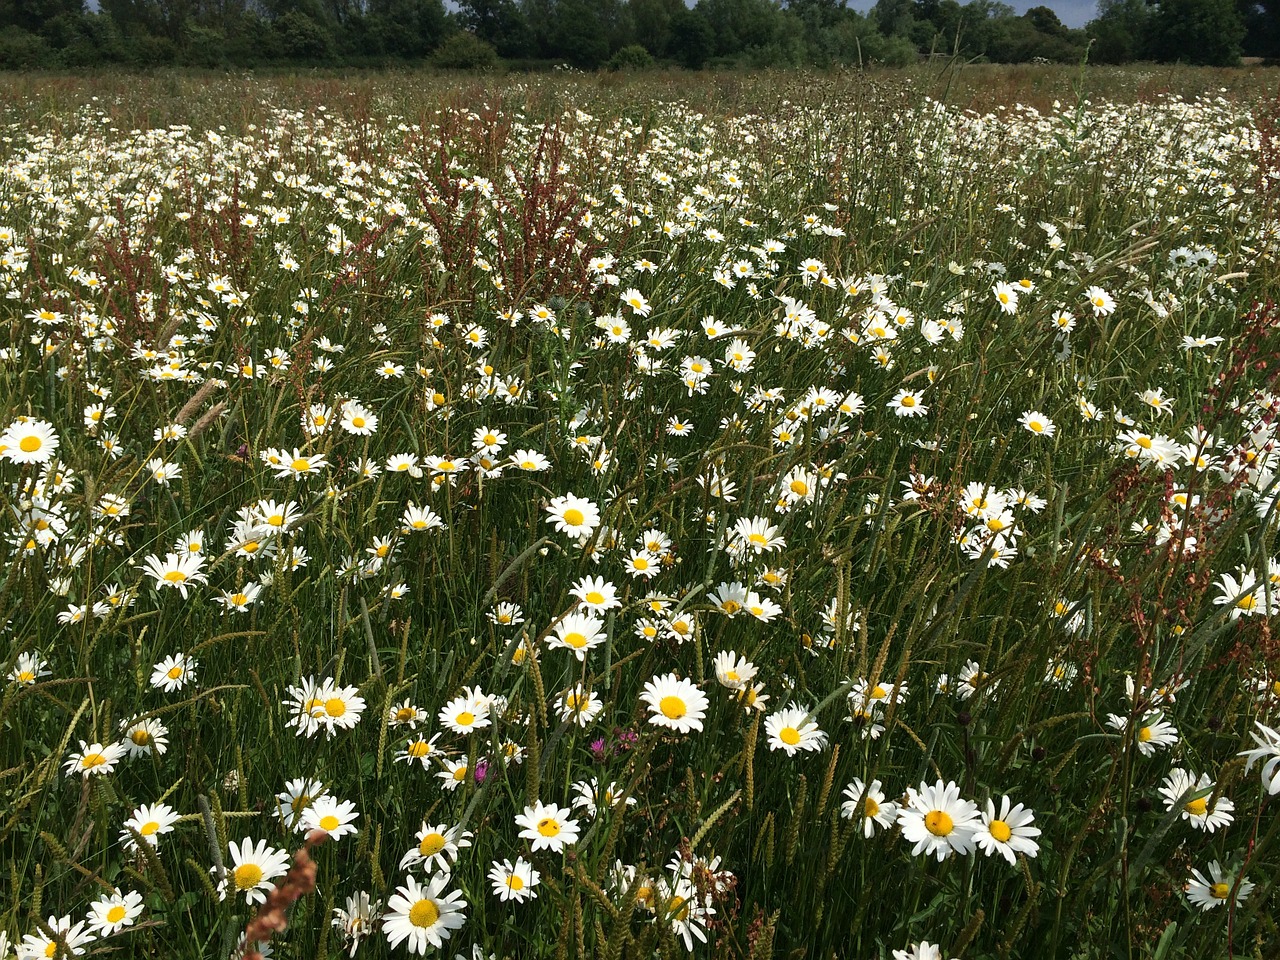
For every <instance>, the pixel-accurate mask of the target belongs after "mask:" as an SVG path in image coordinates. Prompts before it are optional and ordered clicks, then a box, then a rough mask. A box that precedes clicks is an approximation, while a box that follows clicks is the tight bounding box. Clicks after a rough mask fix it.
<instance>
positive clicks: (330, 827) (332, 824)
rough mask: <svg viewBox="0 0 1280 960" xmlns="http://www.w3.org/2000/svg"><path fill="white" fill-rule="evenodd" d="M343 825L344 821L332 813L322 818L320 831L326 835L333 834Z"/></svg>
mask: <svg viewBox="0 0 1280 960" xmlns="http://www.w3.org/2000/svg"><path fill="white" fill-rule="evenodd" d="M341 825H342V821H341V820H339V819H338V818H337V817H335V816H334V815H333V814H332V813H329V814H326V815H325V816H323V817H321V818H320V829H321V830H323V831H325V832H326V833H332V832H333V831H334V830H337V829H338V827H340V826H341Z"/></svg>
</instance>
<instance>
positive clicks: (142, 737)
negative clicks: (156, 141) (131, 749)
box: [129, 730, 151, 747]
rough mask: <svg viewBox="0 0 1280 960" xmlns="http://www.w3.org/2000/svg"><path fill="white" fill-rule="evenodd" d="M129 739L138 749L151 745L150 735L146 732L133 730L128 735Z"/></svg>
mask: <svg viewBox="0 0 1280 960" xmlns="http://www.w3.org/2000/svg"><path fill="white" fill-rule="evenodd" d="M129 739H130V740H132V741H133V742H134V743H136V744H137V745H138V746H140V747H146V746H149V745H150V744H151V734H150V733H148V732H147V731H146V730H135V731H133V733H131V734H129Z"/></svg>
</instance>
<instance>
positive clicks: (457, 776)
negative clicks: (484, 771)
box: [453, 763, 470, 783]
mask: <svg viewBox="0 0 1280 960" xmlns="http://www.w3.org/2000/svg"><path fill="white" fill-rule="evenodd" d="M469 769H470V768H469V767H468V766H467V765H466V764H465V763H463V764H459V765H458V768H457V769H456V770H454V771H453V779H454V780H456V781H457V782H458V783H461V782H462V781H463V780H465V779H467V771H468V770H469Z"/></svg>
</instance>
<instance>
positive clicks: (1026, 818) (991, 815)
mask: <svg viewBox="0 0 1280 960" xmlns="http://www.w3.org/2000/svg"><path fill="white" fill-rule="evenodd" d="M1034 819H1035V814H1034V813H1033V812H1032V811H1031V810H1028V809H1026V808H1025V807H1023V805H1022V804H1018V805H1017V806H1016V807H1011V806H1010V804H1009V798H1008V797H1002V798H1001V800H1000V813H999V815H998V816H997V814H996V805H995V803H994V802H993V801H992V800H990V799H988V800H987V809H986V812H985V813H983V814H982V824H981V826H979V827H978V828H977V831H976V832H975V833H974V835H973V839H974V841H975V842H976V843H977V844H978V846H979V847H981V848H982V852H983V853H985V854H986V855H987V856H989V857H990V856H993V855H994V854H997V853H998V854H1000V856H1002V857H1004V858H1005V859H1006V860H1008V861H1009V863H1010V864H1011V865H1012V864H1013V863H1015V860H1014V854H1017V853H1022V854H1026V855H1027V856H1028V857H1034V856H1035V855H1036V854H1037V853H1039V852H1040V845H1039V844H1038V843H1036V842H1035V841H1034V840H1032V839H1031V838H1032V837H1038V836H1040V828H1039V827H1033V826H1031V822H1032V821H1033V820H1034Z"/></svg>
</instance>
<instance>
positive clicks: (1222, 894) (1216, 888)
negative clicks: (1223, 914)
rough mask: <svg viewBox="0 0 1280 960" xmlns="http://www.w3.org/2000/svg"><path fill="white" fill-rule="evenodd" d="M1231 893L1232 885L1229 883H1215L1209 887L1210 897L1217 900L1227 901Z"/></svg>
mask: <svg viewBox="0 0 1280 960" xmlns="http://www.w3.org/2000/svg"><path fill="white" fill-rule="evenodd" d="M1230 893H1231V885H1230V884H1229V883H1215V884H1212V885H1210V887H1209V896H1211V897H1213V898H1214V899H1215V900H1225V899H1227V896H1228V894H1230Z"/></svg>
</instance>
